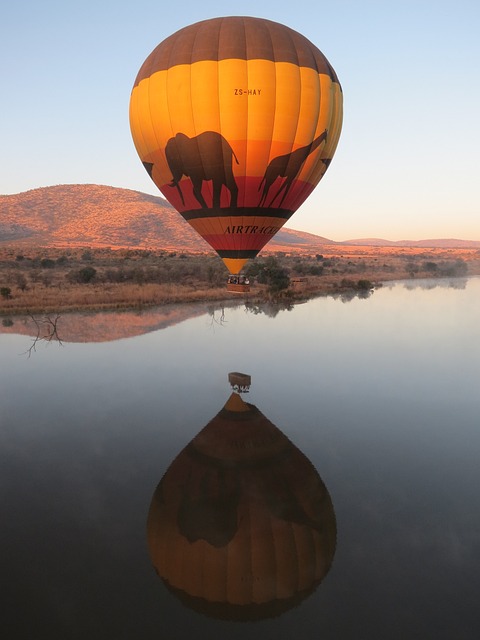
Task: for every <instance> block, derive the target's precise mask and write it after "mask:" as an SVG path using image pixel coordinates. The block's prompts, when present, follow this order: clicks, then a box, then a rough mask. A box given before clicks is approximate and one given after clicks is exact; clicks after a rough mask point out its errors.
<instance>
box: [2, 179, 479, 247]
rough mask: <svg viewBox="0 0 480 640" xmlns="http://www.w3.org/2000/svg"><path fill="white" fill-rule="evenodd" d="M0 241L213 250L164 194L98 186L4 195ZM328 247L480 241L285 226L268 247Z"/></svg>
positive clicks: (473, 243)
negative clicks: (344, 235) (339, 238)
mask: <svg viewBox="0 0 480 640" xmlns="http://www.w3.org/2000/svg"><path fill="white" fill-rule="evenodd" d="M0 245H4V246H5V245H15V246H18V245H27V246H28V245H30V246H45V247H79V246H80V247H92V248H93V247H97V248H100V247H111V248H112V249H118V248H137V249H168V250H176V251H193V252H195V251H201V252H203V251H211V249H210V247H209V245H207V244H206V243H205V242H204V241H203V240H202V239H201V238H199V237H198V235H197V234H196V233H195V232H194V231H193V229H192V228H191V227H190V226H189V225H188V224H186V223H185V221H184V220H183V218H182V217H181V216H180V215H179V214H178V213H177V212H176V211H175V209H174V208H173V207H172V206H171V205H170V204H169V203H168V202H167V201H166V200H164V199H163V198H161V197H157V196H151V195H148V194H146V193H141V192H140V191H131V190H129V189H120V188H118V187H108V186H103V185H95V184H70V185H57V186H52V187H43V188H40V189H33V190H31V191H25V192H24V193H18V194H14V195H0ZM325 246H330V247H332V248H333V247H335V246H337V247H342V246H343V247H348V246H350V247H353V246H363V247H386V248H388V247H391V248H395V247H416V248H443V249H447V248H480V241H468V240H459V239H432V240H401V241H391V240H383V239H381V238H361V239H356V240H345V241H343V242H335V241H333V240H329V239H328V238H324V237H322V236H317V235H314V234H312V233H305V232H302V231H296V230H294V229H287V228H285V227H284V228H283V229H282V230H281V231H280V232H279V233H277V235H276V236H275V237H274V238H273V240H272V241H271V242H270V243H269V245H268V249H270V250H274V251H279V250H282V251H290V252H291V251H302V250H315V249H316V248H319V249H320V248H322V247H324V248H325Z"/></svg>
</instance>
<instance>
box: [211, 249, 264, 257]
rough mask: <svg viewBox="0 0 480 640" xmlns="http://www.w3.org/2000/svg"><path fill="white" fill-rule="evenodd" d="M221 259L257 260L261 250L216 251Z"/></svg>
mask: <svg viewBox="0 0 480 640" xmlns="http://www.w3.org/2000/svg"><path fill="white" fill-rule="evenodd" d="M215 251H216V252H217V253H218V255H219V256H220V257H221V258H255V256H256V255H257V254H258V252H259V251H260V249H215Z"/></svg>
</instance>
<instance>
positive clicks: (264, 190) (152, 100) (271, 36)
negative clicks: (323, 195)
mask: <svg viewBox="0 0 480 640" xmlns="http://www.w3.org/2000/svg"><path fill="white" fill-rule="evenodd" d="M130 126H131V131H132V136H133V140H134V143H135V146H136V149H137V152H138V154H139V156H140V158H141V160H142V162H143V164H144V166H145V168H146V169H147V171H148V172H149V174H150V176H151V177H152V179H153V181H154V182H155V184H156V185H157V187H158V188H159V189H160V191H161V192H162V193H163V195H164V196H165V198H166V199H167V200H168V201H169V202H170V203H171V204H172V205H173V206H174V207H175V208H176V209H177V210H178V211H179V212H180V213H181V214H182V216H183V217H184V218H185V220H187V221H188V222H189V224H190V225H191V226H192V227H193V228H194V229H195V230H196V231H197V232H198V233H199V234H200V235H201V236H202V237H203V238H204V239H205V240H206V241H207V242H208V243H209V244H210V245H211V246H212V247H213V248H214V249H215V250H216V251H217V253H218V254H219V255H220V256H221V258H222V259H223V260H224V262H225V264H226V266H227V268H228V269H229V271H230V272H231V273H238V272H239V271H240V270H241V268H242V266H243V265H244V264H245V262H246V261H247V260H248V259H249V258H253V257H255V256H256V255H257V253H258V252H259V251H260V250H261V249H262V247H264V246H265V244H266V243H267V242H268V241H269V240H270V239H271V238H272V237H273V236H274V235H275V234H276V233H277V232H278V230H279V229H280V228H281V227H282V226H283V225H284V224H285V222H286V221H287V220H288V219H289V218H290V217H291V216H292V214H293V213H294V212H295V211H296V209H297V208H298V207H299V206H300V205H301V204H302V203H303V202H304V200H305V199H306V198H307V197H308V195H309V194H310V193H311V192H312V190H313V189H314V188H315V186H316V185H317V184H318V182H319V181H320V180H321V178H322V177H323V175H324V173H325V171H326V170H327V168H328V166H329V164H330V161H331V159H332V157H333V154H334V152H335V149H336V147H337V143H338V139H339V136H340V131H341V126H342V89H341V86H340V83H339V81H338V78H337V76H336V74H335V71H334V70H333V68H332V66H331V65H330V63H329V62H328V60H327V59H326V58H325V56H324V55H323V54H322V53H321V51H319V49H317V47H315V45H313V44H312V43H311V42H310V41H309V40H307V38H305V37H304V36H302V35H301V34H299V33H297V32H296V31H293V30H292V29H290V28H289V27H286V26H284V25H281V24H278V23H276V22H272V21H270V20H264V19H260V18H251V17H227V18H213V19H211V20H205V21H203V22H198V23H196V24H193V25H191V26H188V27H185V28H184V29H181V30H180V31H178V32H177V33H175V34H173V35H172V36H170V37H169V38H167V39H166V40H164V41H163V42H162V43H161V44H159V45H158V46H157V47H156V49H155V50H154V51H153V52H152V53H151V54H150V55H149V56H148V58H147V59H146V60H145V62H144V64H143V66H142V67H141V69H140V71H139V73H138V76H137V78H136V80H135V84H134V87H133V90H132V95H131V100H130Z"/></svg>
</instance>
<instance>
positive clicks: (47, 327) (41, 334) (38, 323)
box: [25, 315, 63, 357]
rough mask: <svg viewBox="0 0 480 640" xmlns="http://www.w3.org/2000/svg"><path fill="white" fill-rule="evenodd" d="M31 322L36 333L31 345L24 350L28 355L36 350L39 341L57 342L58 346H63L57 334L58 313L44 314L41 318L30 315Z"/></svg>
mask: <svg viewBox="0 0 480 640" xmlns="http://www.w3.org/2000/svg"><path fill="white" fill-rule="evenodd" d="M30 318H31V319H32V321H33V323H34V324H35V327H36V331H37V335H36V336H35V337H34V338H33V340H32V345H31V346H30V347H29V348H28V349H27V351H25V353H27V354H28V357H30V356H31V355H32V353H33V352H34V351H36V350H37V344H38V343H39V342H47V343H50V342H57V343H58V344H59V345H60V346H63V343H62V340H61V339H60V336H59V335H58V321H59V320H60V315H56V316H55V317H52V316H48V315H47V316H44V317H43V318H42V319H41V320H38V319H37V318H35V316H32V315H30Z"/></svg>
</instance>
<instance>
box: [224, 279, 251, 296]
mask: <svg viewBox="0 0 480 640" xmlns="http://www.w3.org/2000/svg"><path fill="white" fill-rule="evenodd" d="M227 291H231V292H232V293H248V292H249V291H250V280H249V279H248V278H247V277H246V276H229V278H228V281H227Z"/></svg>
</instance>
